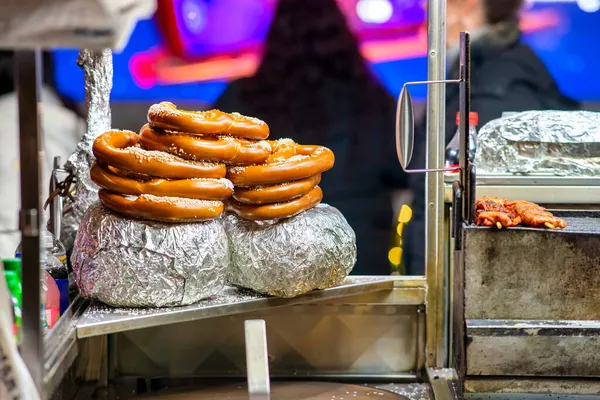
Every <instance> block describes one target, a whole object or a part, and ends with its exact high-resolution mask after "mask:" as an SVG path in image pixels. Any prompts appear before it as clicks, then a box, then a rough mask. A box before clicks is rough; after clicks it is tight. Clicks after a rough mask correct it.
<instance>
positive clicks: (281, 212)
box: [227, 186, 323, 221]
mask: <svg viewBox="0 0 600 400" xmlns="http://www.w3.org/2000/svg"><path fill="white" fill-rule="evenodd" d="M322 199H323V192H322V191H321V188H320V187H318V186H316V187H314V188H313V189H311V190H310V191H309V192H308V193H306V194H305V195H303V196H302V197H298V198H297V199H294V200H290V201H286V202H284V203H275V204H264V205H257V206H255V205H247V204H241V203H237V202H233V201H232V202H229V204H228V206H227V209H228V211H232V212H234V213H236V214H237V215H239V216H240V217H242V218H244V219H249V220H254V221H261V220H273V219H280V218H290V217H293V216H294V215H297V214H300V213H301V212H303V211H306V210H308V209H309V208H312V207H314V206H316V205H317V204H319V202H320V201H321V200H322Z"/></svg>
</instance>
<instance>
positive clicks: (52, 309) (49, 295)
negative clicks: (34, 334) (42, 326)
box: [42, 260, 60, 329]
mask: <svg viewBox="0 0 600 400" xmlns="http://www.w3.org/2000/svg"><path fill="white" fill-rule="evenodd" d="M57 261H58V260H57ZM58 262H60V261H58ZM43 276H44V282H43V284H42V287H43V290H44V302H43V304H44V313H45V315H46V322H47V324H48V328H50V329H52V328H53V327H54V325H56V323H57V322H58V319H59V318H60V291H59V290H58V286H57V285H56V282H55V281H54V278H52V276H51V275H50V274H49V273H48V272H47V271H44V272H43Z"/></svg>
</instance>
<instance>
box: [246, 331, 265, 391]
mask: <svg viewBox="0 0 600 400" xmlns="http://www.w3.org/2000/svg"><path fill="white" fill-rule="evenodd" d="M244 332H245V338H246V381H247V383H248V395H249V396H250V399H251V400H269V399H270V393H271V382H270V379H269V355H268V351H267V328H266V326H265V320H263V319H252V320H246V321H245V322H244Z"/></svg>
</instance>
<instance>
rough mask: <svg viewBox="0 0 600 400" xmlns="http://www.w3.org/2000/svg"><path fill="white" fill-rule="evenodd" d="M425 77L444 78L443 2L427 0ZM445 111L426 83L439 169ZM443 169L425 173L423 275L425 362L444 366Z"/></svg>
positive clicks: (432, 165)
mask: <svg viewBox="0 0 600 400" xmlns="http://www.w3.org/2000/svg"><path fill="white" fill-rule="evenodd" d="M427 6H428V12H427V80H429V81H440V80H445V79H446V2H445V0H428V2H427ZM445 115H446V87H445V85H428V87H427V125H426V126H427V164H426V167H427V168H429V169H441V168H442V167H443V163H444V143H445V139H444V136H445ZM443 176H444V175H443V173H440V172H434V173H430V174H427V175H426V177H425V179H426V181H425V182H426V184H425V187H426V196H425V204H426V210H427V211H426V217H425V274H426V279H427V316H426V341H425V342H426V349H427V350H426V351H427V357H426V365H427V366H428V367H444V366H445V364H446V363H447V356H446V354H445V353H446V351H445V350H444V349H445V348H446V347H447V343H446V338H445V337H444V325H445V323H446V319H447V316H446V315H445V313H444V308H445V307H444V299H445V295H446V291H445V289H444V270H443V262H444V251H443V249H444V237H443V230H442V224H443V219H444V193H443V189H442V188H443V184H444V180H443Z"/></svg>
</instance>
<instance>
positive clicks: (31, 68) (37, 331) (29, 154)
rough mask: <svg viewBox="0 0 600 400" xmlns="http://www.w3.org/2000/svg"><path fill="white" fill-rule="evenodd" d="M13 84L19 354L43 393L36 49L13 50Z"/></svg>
mask: <svg viewBox="0 0 600 400" xmlns="http://www.w3.org/2000/svg"><path fill="white" fill-rule="evenodd" d="M15 75H16V88H17V94H18V103H19V137H20V166H21V212H20V229H21V234H22V260H23V317H22V334H21V337H22V343H21V349H22V356H23V360H24V361H25V364H26V365H27V368H28V369H29V372H30V373H31V376H32V378H33V381H34V382H35V385H36V387H37V389H38V391H39V392H40V393H42V382H43V379H44V370H43V365H44V364H43V360H44V351H43V342H42V339H43V333H42V322H41V318H40V304H41V296H40V292H41V288H40V270H41V268H40V250H41V242H40V230H41V227H42V223H43V218H42V204H43V199H42V187H41V177H42V171H41V167H42V160H41V159H42V157H43V153H42V148H43V147H42V135H41V133H40V115H39V110H38V104H39V101H40V90H41V57H40V52H39V50H33V51H17V52H16V53H15Z"/></svg>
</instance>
